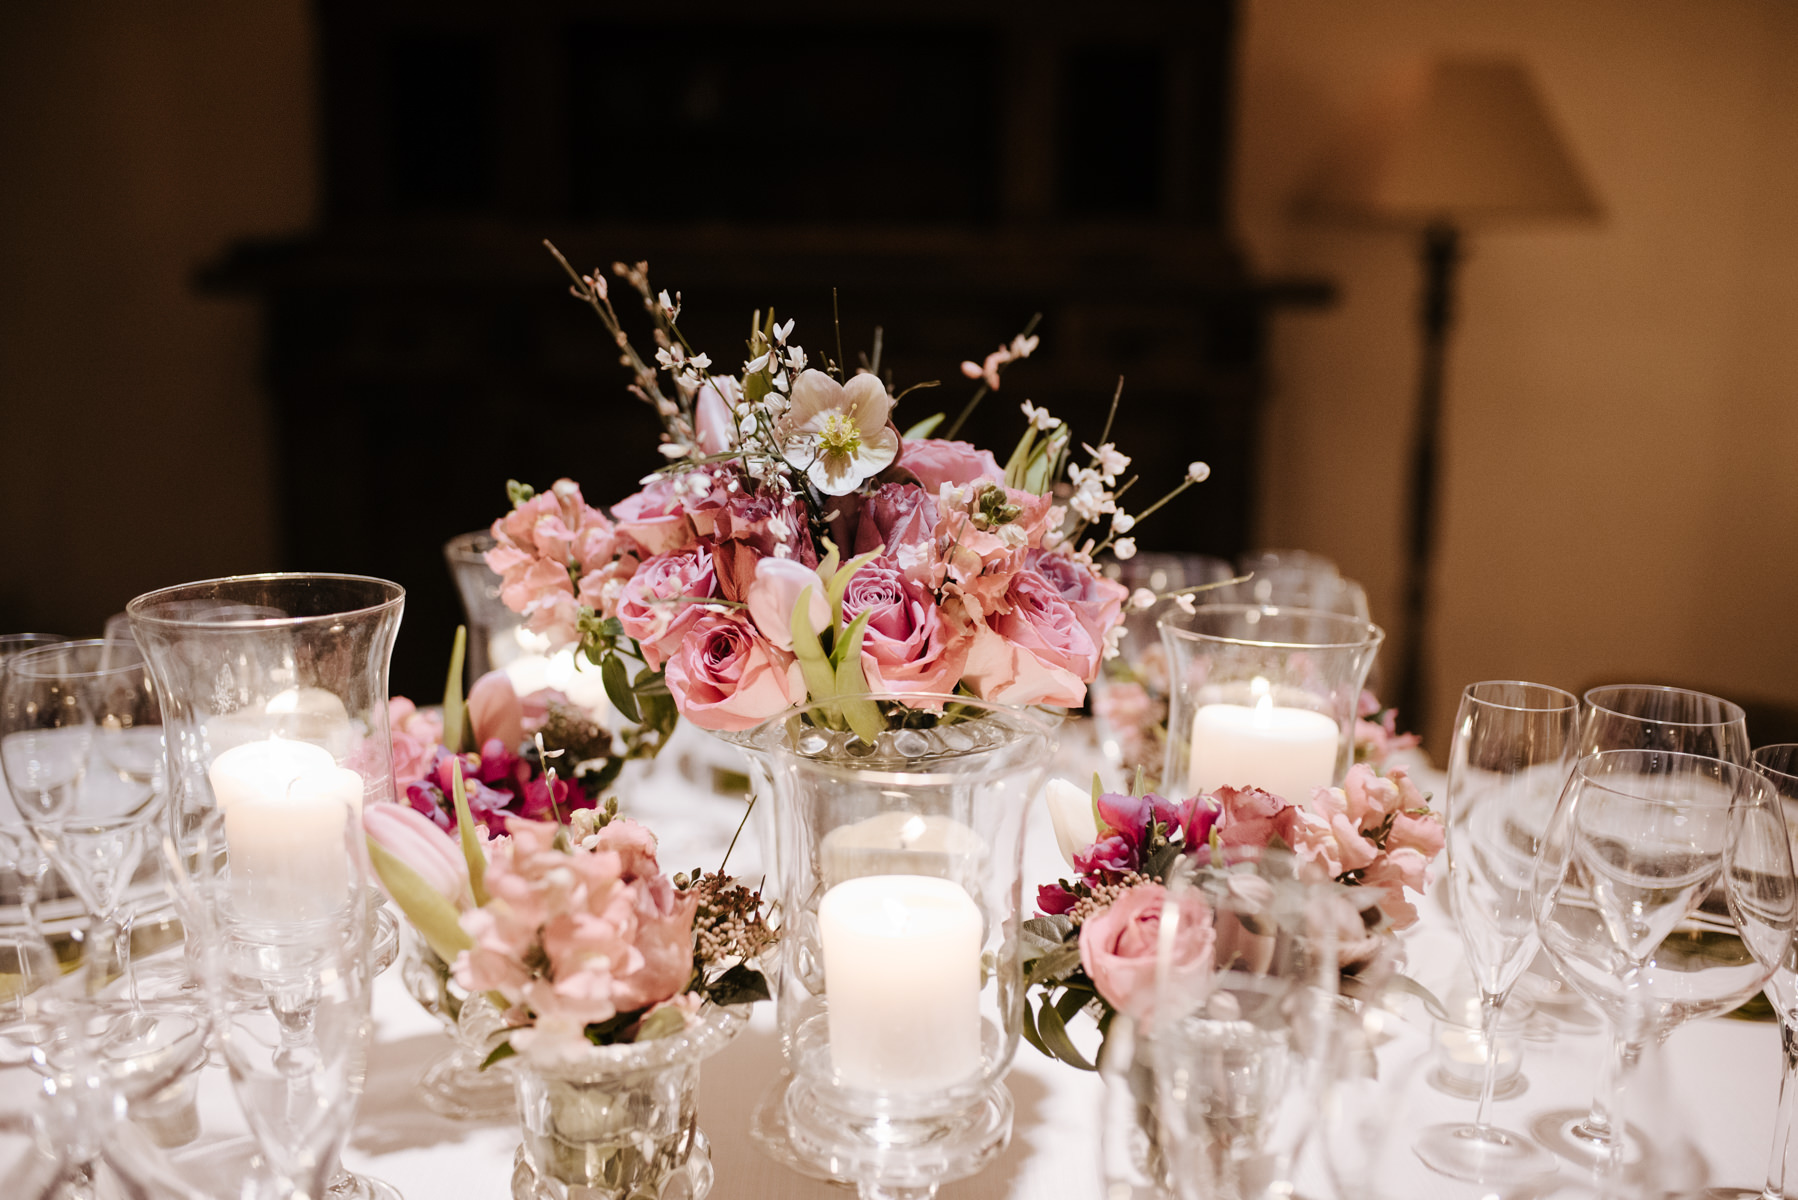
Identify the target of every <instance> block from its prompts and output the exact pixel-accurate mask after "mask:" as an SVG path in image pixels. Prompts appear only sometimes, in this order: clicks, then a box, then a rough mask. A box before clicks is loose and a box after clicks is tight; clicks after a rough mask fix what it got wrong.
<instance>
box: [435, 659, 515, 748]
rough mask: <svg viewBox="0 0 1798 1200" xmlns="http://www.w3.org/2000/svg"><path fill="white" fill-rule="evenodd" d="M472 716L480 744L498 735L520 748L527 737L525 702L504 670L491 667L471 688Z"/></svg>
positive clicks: (469, 700) (469, 697)
mask: <svg viewBox="0 0 1798 1200" xmlns="http://www.w3.org/2000/svg"><path fill="white" fill-rule="evenodd" d="M468 720H469V723H470V724H472V725H473V726H474V740H475V744H476V745H482V746H484V745H486V744H487V743H488V742H489V741H491V740H493V739H494V738H498V739H499V740H500V741H501V742H502V743H504V744H505V746H506V748H507V749H508V750H516V749H518V744H519V743H520V742H522V741H524V702H523V701H522V700H520V699H519V698H518V691H517V689H516V688H514V687H513V686H512V681H511V680H510V679H509V678H507V677H506V673H505V672H504V671H489V672H487V673H486V674H485V675H483V676H481V677H480V678H479V679H477V680H475V681H474V686H473V687H471V688H469V689H468ZM450 748H451V749H452V750H453V749H455V747H453V746H452V747H450Z"/></svg>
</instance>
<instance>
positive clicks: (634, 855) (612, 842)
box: [581, 817, 662, 883]
mask: <svg viewBox="0 0 1798 1200" xmlns="http://www.w3.org/2000/svg"><path fill="white" fill-rule="evenodd" d="M581 848H582V849H583V850H610V851H611V852H612V853H614V854H616V855H617V856H618V862H619V870H620V877H621V878H622V879H624V880H625V881H626V882H627V883H628V882H633V881H635V880H638V879H649V878H653V877H655V876H657V875H660V874H661V873H662V868H661V867H660V866H658V865H657V864H656V835H655V834H653V833H651V832H650V831H649V829H648V828H647V827H645V826H643V825H639V824H638V823H637V822H635V821H633V820H630V819H629V818H628V817H620V818H617V819H616V820H612V821H608V822H607V823H606V824H605V825H604V826H602V827H601V828H599V829H596V830H594V831H593V833H592V834H590V835H589V836H588V837H587V838H586V840H585V841H583V842H582V843H581Z"/></svg>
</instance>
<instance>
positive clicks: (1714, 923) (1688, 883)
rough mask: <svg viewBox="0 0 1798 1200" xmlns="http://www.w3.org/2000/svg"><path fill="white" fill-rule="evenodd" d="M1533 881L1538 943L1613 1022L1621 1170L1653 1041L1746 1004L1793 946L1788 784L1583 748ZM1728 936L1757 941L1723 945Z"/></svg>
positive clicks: (1683, 761) (1613, 1106)
mask: <svg viewBox="0 0 1798 1200" xmlns="http://www.w3.org/2000/svg"><path fill="white" fill-rule="evenodd" d="M1535 882H1536V897H1537V903H1536V923H1537V929H1538V932H1539V933H1540V935H1541V938H1542V946H1543V949H1544V950H1545V951H1547V953H1548V955H1549V958H1550V959H1551V960H1552V961H1553V963H1554V964H1555V967H1556V969H1557V970H1559V971H1560V973H1561V976H1562V977H1563V978H1564V979H1566V980H1567V981H1568V983H1569V984H1571V985H1572V986H1573V987H1574V988H1575V989H1576V990H1578V991H1579V992H1580V993H1581V994H1582V995H1584V996H1585V997H1586V998H1587V999H1588V1000H1590V1001H1592V1002H1593V1003H1594V1004H1595V1005H1597V1006H1598V1008H1599V1010H1600V1011H1601V1012H1602V1013H1603V1014H1604V1016H1605V1018H1606V1020H1607V1023H1608V1024H1609V1025H1610V1027H1611V1031H1612V1033H1613V1053H1612V1058H1611V1063H1610V1073H1609V1078H1608V1081H1607V1084H1608V1086H1607V1090H1606V1095H1605V1096H1604V1097H1603V1105H1602V1107H1601V1109H1600V1111H1601V1112H1602V1113H1603V1114H1604V1116H1605V1118H1606V1130H1607V1136H1606V1139H1605V1159H1604V1164H1603V1165H1604V1166H1605V1169H1606V1170H1607V1171H1608V1173H1609V1174H1610V1175H1611V1176H1612V1177H1615V1176H1616V1175H1617V1174H1618V1172H1619V1171H1620V1170H1621V1168H1622V1166H1623V1162H1624V1139H1623V1137H1622V1130H1621V1128H1620V1126H1621V1125H1622V1124H1623V1114H1622V1111H1621V1106H1620V1101H1621V1100H1622V1098H1623V1095H1624V1093H1625V1090H1626V1088H1627V1086H1628V1082H1629V1077H1630V1071H1631V1068H1632V1067H1633V1066H1634V1064H1635V1062H1636V1060H1637V1058H1638V1057H1639V1055H1640V1053H1641V1051H1642V1049H1643V1048H1644V1046H1646V1045H1648V1044H1649V1043H1650V1042H1651V1041H1655V1040H1660V1039H1664V1038H1665V1037H1666V1036H1667V1035H1668V1034H1669V1033H1671V1032H1672V1030H1673V1029H1674V1027H1676V1026H1677V1025H1679V1024H1680V1023H1681V1022H1684V1021H1688V1020H1692V1019H1696V1018H1699V1017H1705V1016H1712V1015H1717V1014H1720V1013H1724V1012H1728V1011H1729V1010H1730V1009H1733V1008H1735V1007H1736V1006H1737V1005H1739V1004H1740V1003H1741V1002H1742V1001H1744V1000H1746V999H1747V998H1748V997H1750V996H1752V995H1753V994H1754V993H1755V992H1756V991H1758V990H1760V988H1761V986H1762V985H1763V984H1764V983H1765V982H1766V980H1767V978H1768V976H1769V975H1771V974H1772V971H1773V967H1774V965H1775V964H1776V963H1778V962H1779V961H1780V960H1781V959H1782V958H1783V957H1784V956H1785V955H1786V953H1787V952H1788V950H1789V947H1790V943H1791V937H1792V930H1793V926H1794V924H1795V923H1798V881H1794V879H1793V876H1792V852H1791V845H1790V839H1789V835H1788V834H1787V832H1786V826H1785V821H1784V817H1783V814H1782V812H1781V810H1780V807H1779V801H1778V796H1777V794H1776V793H1775V792H1774V790H1773V787H1772V785H1771V783H1770V782H1769V781H1768V780H1767V779H1766V777H1765V776H1763V775H1761V774H1760V773H1759V772H1757V771H1755V770H1754V769H1752V768H1750V767H1744V766H1741V765H1740V764H1737V763H1730V762H1724V761H1722V760H1721V759H1716V758H1708V757H1704V756H1702V755H1695V754H1681V753H1674V752H1671V751H1662V750H1608V751H1601V752H1599V753H1596V754H1592V755H1588V756H1586V757H1584V758H1582V759H1581V760H1580V761H1579V764H1578V765H1577V766H1576V767H1575V769H1574V772H1573V775H1572V776H1571V777H1570V778H1569V780H1568V782H1567V786H1566V788H1565V789H1564V790H1563V792H1562V793H1561V798H1560V801H1559V803H1558V804H1557V806H1556V808H1555V812H1554V816H1553V817H1552V818H1551V819H1550V821H1549V825H1548V828H1547V830H1546V831H1545V832H1544V834H1543V837H1542V848H1541V852H1540V855H1539V857H1538V859H1537V864H1536V877H1535ZM1731 935H1733V936H1735V937H1738V938H1740V940H1741V943H1742V945H1743V946H1745V947H1746V948H1747V949H1748V950H1749V952H1750V953H1749V954H1746V955H1744V954H1742V953H1741V952H1740V950H1739V949H1737V950H1735V951H1734V952H1719V951H1720V947H1719V943H1720V942H1723V941H1725V940H1726V939H1727V938H1728V937H1729V936H1731ZM1644 1153H1645V1154H1646V1153H1647V1151H1646V1150H1644Z"/></svg>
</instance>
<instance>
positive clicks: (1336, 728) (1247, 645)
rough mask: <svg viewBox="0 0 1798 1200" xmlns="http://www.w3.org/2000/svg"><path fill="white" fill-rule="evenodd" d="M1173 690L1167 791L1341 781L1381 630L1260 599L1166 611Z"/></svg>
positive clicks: (1296, 797)
mask: <svg viewBox="0 0 1798 1200" xmlns="http://www.w3.org/2000/svg"><path fill="white" fill-rule="evenodd" d="M1160 624H1161V638H1162V642H1163V644H1164V645H1165V646H1166V648H1167V657H1168V667H1169V675H1170V680H1171V687H1172V698H1171V701H1170V703H1169V709H1168V738H1167V756H1166V759H1165V762H1164V765H1163V769H1162V776H1161V778H1162V790H1163V792H1164V793H1165V794H1167V795H1176V794H1178V795H1181V796H1190V795H1196V794H1198V793H1199V792H1204V791H1211V790H1212V789H1214V788H1219V787H1243V786H1254V787H1259V788H1263V789H1265V790H1266V791H1269V792H1272V793H1274V794H1275V795H1277V796H1281V797H1283V798H1285V799H1288V800H1292V801H1294V802H1302V801H1303V800H1305V799H1306V798H1308V797H1309V796H1310V795H1311V792H1312V790H1313V789H1315V788H1319V787H1328V786H1330V785H1332V784H1336V783H1340V782H1341V781H1342V777H1343V775H1344V774H1345V773H1346V772H1347V771H1348V768H1349V764H1350V763H1351V762H1353V761H1354V751H1355V709H1356V705H1357V703H1358V702H1359V701H1360V698H1361V688H1362V685H1363V684H1364V683H1366V681H1367V672H1368V670H1369V669H1370V668H1371V667H1372V666H1373V660H1374V655H1375V654H1376V653H1377V652H1378V650H1379V647H1380V642H1381V641H1382V640H1383V639H1384V638H1385V636H1386V635H1385V633H1384V632H1382V631H1381V629H1380V628H1379V626H1377V625H1371V624H1369V623H1368V622H1366V621H1363V620H1361V619H1359V618H1357V617H1351V616H1344V615H1342V614H1340V613H1329V612H1320V611H1317V610H1314V609H1294V608H1274V607H1270V606H1265V605H1251V604H1220V605H1205V606H1201V607H1200V608H1199V609H1198V610H1197V611H1196V612H1194V613H1192V614H1190V615H1185V614H1179V613H1172V614H1169V615H1168V616H1165V617H1163V618H1162V619H1161V622H1160Z"/></svg>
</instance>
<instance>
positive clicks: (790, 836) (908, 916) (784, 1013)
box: [749, 695, 1054, 1197]
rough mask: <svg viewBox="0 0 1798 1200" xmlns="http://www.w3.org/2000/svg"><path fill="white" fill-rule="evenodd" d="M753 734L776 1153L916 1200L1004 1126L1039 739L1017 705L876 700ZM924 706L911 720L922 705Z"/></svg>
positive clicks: (1042, 728) (823, 707) (1049, 744)
mask: <svg viewBox="0 0 1798 1200" xmlns="http://www.w3.org/2000/svg"><path fill="white" fill-rule="evenodd" d="M873 702H874V703H876V704H877V705H878V706H879V708H880V709H881V710H882V712H883V714H884V715H885V717H886V722H885V723H886V725H887V726H888V728H887V729H885V730H883V731H882V732H881V733H880V734H879V735H878V737H876V738H875V739H874V740H873V741H872V742H868V741H864V740H863V739H862V738H861V737H859V736H858V735H857V734H855V733H854V732H853V731H851V730H850V728H849V722H848V720H847V719H846V718H845V715H844V713H843V711H842V709H841V708H840V707H839V704H838V703H836V702H831V703H827V704H819V705H813V706H810V707H807V708H802V709H798V710H795V711H794V712H791V713H789V714H787V715H785V716H782V717H777V718H775V719H773V720H771V721H769V722H767V723H766V724H764V725H762V726H760V727H759V728H758V730H757V732H756V735H755V736H754V737H753V738H751V739H749V740H750V741H752V742H753V743H754V744H755V746H756V747H757V748H758V750H759V751H760V752H761V753H764V754H766V756H767V762H768V764H769V767H770V776H771V783H772V787H773V796H774V801H775V805H774V815H775V826H776V830H775V836H776V842H777V846H778V850H777V854H776V858H777V860H778V862H779V870H780V875H781V889H780V890H781V895H782V897H783V898H784V901H785V905H786V911H785V914H784V921H785V924H784V927H783V931H782V938H781V954H782V965H783V969H782V971H781V978H780V983H779V995H778V998H777V1012H778V1017H779V1023H780V1031H781V1041H782V1051H783V1053H784V1054H785V1056H786V1060H787V1066H788V1069H789V1071H790V1075H789V1076H788V1078H787V1079H785V1080H783V1081H782V1086H783V1088H784V1092H783V1094H782V1095H781V1096H779V1097H777V1098H776V1099H775V1101H774V1103H775V1105H776V1106H777V1112H778V1114H779V1125H780V1126H781V1129H782V1132H784V1134H785V1137H786V1140H787V1144H788V1150H789V1154H784V1155H780V1156H781V1157H785V1158H788V1160H789V1161H792V1162H794V1163H795V1165H797V1166H799V1167H800V1168H801V1169H809V1170H810V1171H811V1172H813V1173H816V1174H818V1175H822V1176H827V1177H830V1178H834V1179H838V1180H841V1181H844V1182H850V1183H854V1184H855V1185H856V1186H857V1187H858V1188H859V1189H860V1193H861V1195H862V1196H864V1197H928V1196H931V1195H934V1194H935V1192H936V1189H937V1185H938V1184H941V1183H944V1182H947V1181H949V1180H953V1179H959V1178H963V1177H965V1176H968V1175H972V1174H974V1173H975V1172H977V1171H979V1170H980V1169H981V1168H983V1167H984V1166H985V1165H986V1164H987V1163H988V1162H990V1161H991V1160H992V1158H993V1156H994V1155H996V1154H997V1153H998V1152H999V1151H1000V1150H1001V1149H1002V1148H1003V1147H1004V1146H1005V1144H1006V1142H1007V1141H1008V1140H1009V1138H1010V1135H1011V1118H1012V1103H1011V1097H1010V1095H1009V1093H1007V1092H1006V1090H1005V1088H1004V1086H1003V1084H1001V1082H1000V1079H1001V1077H1002V1076H1003V1075H1004V1073H1005V1070H1006V1068H1007V1067H1008V1066H1009V1065H1010V1063H1011V1058H1012V1054H1013V1053H1014V1052H1015V1050H1016V1049H1017V1043H1018V1034H1019V1031H1020V1028H1021V1019H1022V1005H1023V977H1022V971H1021V967H1020V959H1019V946H1018V935H1019V926H1020V922H1021V919H1022V917H1021V913H1020V892H1021V886H1020V875H1021V865H1022V857H1023V849H1024V818H1025V814H1026V811H1027V809H1028V806H1029V803H1030V801H1031V800H1032V799H1033V798H1034V797H1035V795H1036V794H1037V791H1038V790H1039V788H1040V787H1041V784H1042V782H1043V777H1044V774H1045V771H1046V769H1047V766H1048V761H1049V756H1050V753H1051V752H1052V750H1053V746H1054V739H1053V737H1052V735H1051V733H1050V728H1049V726H1048V725H1047V724H1046V723H1045V722H1044V721H1043V720H1041V719H1040V718H1038V717H1037V716H1036V715H1034V714H1032V713H1030V712H1028V711H1025V710H1021V709H1016V708H1010V707H1006V706H1003V705H995V704H986V703H983V702H981V701H978V700H972V699H969V698H968V697H957V696H917V695H910V696H890V697H888V696H876V697H873ZM933 708H934V709H936V710H938V711H934V712H933V711H931V710H932V709H933Z"/></svg>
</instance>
